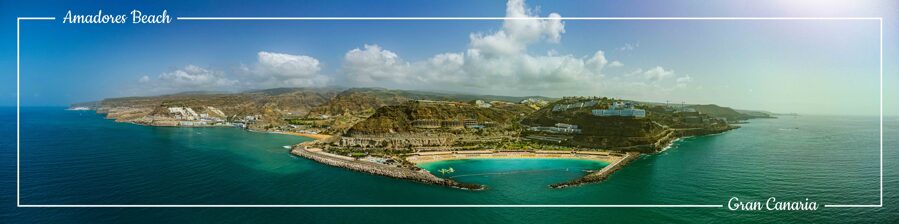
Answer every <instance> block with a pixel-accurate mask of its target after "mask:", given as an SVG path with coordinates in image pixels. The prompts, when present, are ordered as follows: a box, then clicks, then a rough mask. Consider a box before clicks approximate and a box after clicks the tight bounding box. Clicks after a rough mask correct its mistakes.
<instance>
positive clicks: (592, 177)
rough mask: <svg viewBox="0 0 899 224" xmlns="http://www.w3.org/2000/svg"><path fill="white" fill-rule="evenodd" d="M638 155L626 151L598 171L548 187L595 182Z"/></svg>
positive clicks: (638, 154)
mask: <svg viewBox="0 0 899 224" xmlns="http://www.w3.org/2000/svg"><path fill="white" fill-rule="evenodd" d="M639 157H640V153H639V152H627V154H626V155H624V157H623V158H621V159H619V160H617V161H615V162H613V163H612V164H609V165H608V166H605V167H603V168H602V169H600V170H599V171H596V172H592V173H589V174H587V175H584V176H583V177H581V178H578V179H576V180H572V181H568V182H564V183H558V184H553V185H550V187H552V188H557V189H558V188H566V187H572V186H578V185H581V184H586V183H595V182H600V181H603V180H605V179H606V178H609V176H610V175H612V173H615V171H618V170H619V169H621V167H624V165H627V164H628V163H630V162H631V161H634V160H635V159H637V158H639Z"/></svg>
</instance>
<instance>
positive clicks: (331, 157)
mask: <svg viewBox="0 0 899 224" xmlns="http://www.w3.org/2000/svg"><path fill="white" fill-rule="evenodd" d="M290 152H291V153H292V154H294V155H297V156H301V157H305V158H308V159H311V160H314V161H316V162H319V163H323V164H327V165H330V166H336V167H341V168H346V169H350V170H354V171H359V172H364V173H370V174H375V175H381V176H388V177H393V178H397V179H405V180H412V181H417V182H422V183H428V184H436V185H442V186H448V187H453V188H459V189H464V190H483V189H485V187H484V186H483V185H478V184H465V183H459V182H456V181H454V180H450V179H443V178H439V177H437V176H434V175H433V174H431V173H429V172H428V171H426V170H412V169H409V168H404V167H397V166H391V165H385V164H380V163H375V162H369V161H364V160H356V159H355V158H352V157H348V156H341V155H335V154H331V153H327V152H324V151H322V150H321V149H318V148H308V146H304V145H297V146H295V147H294V148H293V149H292V150H291V151H290Z"/></svg>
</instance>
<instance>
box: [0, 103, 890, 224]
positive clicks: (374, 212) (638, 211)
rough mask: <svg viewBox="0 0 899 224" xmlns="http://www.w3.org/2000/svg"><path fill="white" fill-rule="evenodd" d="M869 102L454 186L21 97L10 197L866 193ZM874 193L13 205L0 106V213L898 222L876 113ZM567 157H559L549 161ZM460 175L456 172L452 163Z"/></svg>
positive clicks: (136, 218) (261, 139)
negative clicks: (588, 175)
mask: <svg viewBox="0 0 899 224" xmlns="http://www.w3.org/2000/svg"><path fill="white" fill-rule="evenodd" d="M877 125H878V120H877V118H876V117H825V116H801V117H798V118H781V119H767V120H752V121H751V123H749V124H746V125H744V127H743V128H740V129H737V130H734V131H731V132H727V133H724V134H719V135H712V136H704V137H696V138H688V139H684V140H682V141H679V142H677V143H675V144H674V145H673V146H672V148H671V149H669V150H668V151H665V152H663V153H659V154H655V155H648V156H643V157H642V158H640V159H638V160H636V161H634V162H633V163H631V164H630V165H628V166H627V167H625V168H624V169H622V170H621V171H619V172H617V173H616V174H615V175H613V176H612V177H610V178H609V179H608V180H607V181H605V182H603V183H599V184H589V185H584V186H580V187H574V188H566V189H558V190H556V189H550V188H548V187H547V185H548V184H551V183H555V182H560V181H564V180H569V179H572V178H576V177H577V176H579V175H582V174H583V170H584V169H593V168H598V167H601V166H603V165H604V164H599V163H595V162H590V161H582V160H530V159H525V160H519V159H503V160H459V161H445V162H439V163H433V164H427V165H426V168H427V169H440V168H441V167H444V166H445V167H453V168H454V169H455V170H457V172H456V173H454V174H451V175H452V176H455V177H452V178H454V179H457V180H460V181H465V182H475V183H482V184H486V185H488V186H490V188H489V189H488V190H486V191H477V192H472V191H463V190H457V189H450V188H445V187H439V186H431V185H424V184H419V183H414V182H409V181H403V180H396V179H391V178H386V177H381V176H372V175H367V174H362V173H358V172H353V171H348V170H344V169H338V168H333V167H328V166H325V165H321V164H317V163H314V162H311V161H309V160H306V159H302V158H297V157H295V156H292V155H290V154H289V153H288V150H287V149H284V148H283V147H282V146H284V145H289V144H294V143H297V142H302V141H306V140H308V139H306V138H302V137H295V136H288V135H277V134H266V133H252V132H246V131H242V130H239V129H233V128H193V129H191V128H166V127H145V126H137V125H132V124H123V123H115V122H113V121H110V120H105V119H103V118H102V116H100V115H96V114H94V113H93V112H84V111H64V110H62V108H23V109H22V122H21V130H22V135H21V143H22V144H21V147H22V148H21V150H22V154H21V162H22V165H21V169H22V170H21V171H22V172H21V203H22V204H715V205H723V204H725V203H726V202H727V200H728V199H729V198H730V197H733V196H737V197H740V198H741V199H744V198H745V199H752V200H765V199H766V198H767V197H770V196H775V197H777V198H778V200H801V199H804V198H809V199H810V200H813V201H817V202H819V204H833V203H840V204H855V203H860V204H876V203H878V200H879V183H880V182H879V179H878V177H879V171H880V169H879V163H878V159H879V157H878V134H879V133H878V129H877ZM884 125H885V132H884V135H885V136H886V137H885V138H884V140H885V141H884V147H885V148H884V153H885V158H884V166H885V169H884V186H885V189H884V194H885V197H884V201H885V207H884V208H844V209H838V208H821V209H820V210H819V211H813V212H767V211H765V212H732V211H729V210H727V209H726V208H365V209H362V208H250V209H241V208H52V209H46V208H15V207H14V205H15V183H16V182H15V111H14V108H0V134H2V135H0V136H2V138H0V149H2V151H0V153H2V154H0V158H2V160H0V164H2V169H0V177H2V178H0V179H2V182H0V184H2V186H3V187H2V188H0V202H2V204H4V206H3V208H2V209H3V210H0V223H23V222H28V223H33V222H63V223H81V222H129V223H132V222H134V223H158V222H193V221H200V220H203V221H207V222H220V223H246V222H257V223H258V222H309V223H331V222H375V223H393V222H403V221H404V222H428V223H460V222H462V223H465V222H487V223H497V222H509V223H560V222H561V223H564V222H591V223H592V222H603V221H608V222H615V223H622V222H625V223H628V222H633V223H645V222H736V223H745V222H797V221H801V222H824V223H827V222H840V221H848V220H852V221H853V222H874V223H894V222H897V221H899V214H897V210H896V208H897V206H899V195H897V190H899V189H897V188H896V186H897V184H899V176H897V175H896V172H895V171H896V170H897V169H899V164H897V163H896V162H895V161H897V159H899V154H897V151H896V147H897V146H899V142H897V140H896V139H895V137H891V136H896V135H897V134H899V132H897V128H899V126H897V125H899V120H897V119H895V118H888V119H887V120H886V121H885V124H884ZM562 168H567V169H562ZM463 175H465V176H463Z"/></svg>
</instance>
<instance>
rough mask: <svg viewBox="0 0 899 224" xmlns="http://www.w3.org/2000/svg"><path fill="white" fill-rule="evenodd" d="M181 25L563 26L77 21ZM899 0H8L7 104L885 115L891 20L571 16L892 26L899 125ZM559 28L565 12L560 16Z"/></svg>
mask: <svg viewBox="0 0 899 224" xmlns="http://www.w3.org/2000/svg"><path fill="white" fill-rule="evenodd" d="M134 9H137V10H140V11H142V12H143V13H145V14H159V13H161V12H162V10H166V11H167V13H168V14H169V15H171V16H172V17H178V16H183V17H202V16H229V17H238V16H266V17H274V16H291V17H322V16H326V17H548V18H550V19H548V20H505V21H503V20H477V21H473V20H465V21H460V20H451V21H184V20H173V21H172V23H170V24H64V23H63V22H62V18H63V17H64V16H65V15H66V13H67V12H68V11H69V10H71V11H72V12H73V14H97V12H98V10H103V13H104V14H127V13H129V12H131V10H134ZM897 13H899V7H897V3H896V2H894V1H851V2H847V3H843V2H841V1H709V2H706V1H683V0H680V1H664V2H661V1H660V2H652V1H628V2H618V1H537V0H529V1H523V0H509V1H501V0H497V1H478V0H462V1H361V0H348V1H265V2H258V3H253V4H246V3H241V2H237V1H196V2H183V1H170V2H149V1H147V2H142V1H134V2H129V1H122V2H115V3H101V2H93V1H91V2H70V1H59V2H57V1H28V2H10V1H3V2H0V26H2V28H0V35H2V36H0V50H2V52H4V53H3V54H2V55H0V63H2V64H0V66H2V67H3V68H4V69H3V71H4V72H3V73H2V74H3V75H2V76H0V82H2V86H0V105H15V100H16V98H15V97H16V91H15V90H16V89H15V67H16V64H15V62H16V61H15V59H16V58H15V57H16V55H15V47H16V46H15V45H14V43H15V35H16V33H15V32H14V27H15V25H16V24H15V23H14V22H13V21H14V19H15V17H25V16H41V17H43V16H50V17H57V20H54V21H23V22H22V24H21V29H22V30H21V41H22V42H21V45H20V46H21V52H20V54H21V58H20V59H21V64H20V65H21V92H20V93H21V103H22V105H25V106H47V105H68V104H70V103H74V102H84V101H94V100H99V99H103V98H109V97H122V96H145V95H159V94H166V93H176V92H184V91H226V92H238V91H245V90H252V89H266V88H277V87H321V86H340V87H384V88H392V89H414V90H428V91H441V92H459V93H475V94H493V95H512V96H531V95H542V96H549V97H561V96H570V95H582V96H583V95H586V96H608V97H615V98H624V99H632V100H641V101H655V102H666V101H669V102H673V103H680V102H686V103H688V104H718V105H723V106H730V107H734V108H739V109H755V110H766V111H772V112H780V113H788V112H796V113H801V114H838V115H877V114H878V113H879V108H880V104H879V102H880V101H879V84H880V82H879V81H880V80H879V74H880V73H879V72H880V70H879V69H880V68H879V65H880V64H879V63H880V61H879V59H880V48H879V47H880V43H879V41H880V30H879V29H880V23H879V21H877V20H802V21H795V20H794V21H775V20H754V21H746V20H742V21H741V20H718V21H694V20H691V21H685V20H680V21H657V20H652V21H634V20H630V21H618V20H616V21H582V20H564V19H562V18H564V17H701V16H714V17H771V16H776V17H882V18H883V23H884V33H883V38H884V39H883V40H884V43H883V44H884V46H883V56H884V65H883V67H884V71H883V72H884V73H883V75H884V100H883V101H884V113H885V114H886V115H888V116H891V115H892V116H895V115H899V105H897V104H896V103H894V102H897V100H899V97H897V96H899V91H897V87H899V85H897V84H899V73H897V69H899V67H897V63H896V62H897V61H899V60H895V58H896V56H899V55H897V53H899V49H897V46H896V40H897V37H899V35H897V32H899V29H897V28H896V25H895V24H897V22H899V17H897ZM555 18H557V19H555Z"/></svg>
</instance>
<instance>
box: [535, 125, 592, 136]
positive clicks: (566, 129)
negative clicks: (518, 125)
mask: <svg viewBox="0 0 899 224" xmlns="http://www.w3.org/2000/svg"><path fill="white" fill-rule="evenodd" d="M528 131H539V132H549V133H559V134H580V133H581V129H579V128H578V126H577V125H573V124H565V123H557V124H556V126H555V127H530V128H528Z"/></svg>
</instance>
